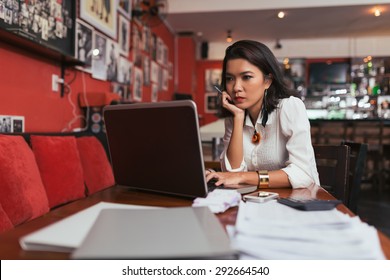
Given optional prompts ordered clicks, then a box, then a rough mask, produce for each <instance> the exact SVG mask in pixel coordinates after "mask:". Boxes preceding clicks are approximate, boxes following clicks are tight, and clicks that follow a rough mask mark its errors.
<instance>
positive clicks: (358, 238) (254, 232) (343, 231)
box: [229, 201, 385, 259]
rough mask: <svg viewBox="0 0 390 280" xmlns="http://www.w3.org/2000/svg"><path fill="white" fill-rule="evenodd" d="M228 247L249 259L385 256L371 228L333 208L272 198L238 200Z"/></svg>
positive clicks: (368, 257) (375, 232)
mask: <svg viewBox="0 0 390 280" xmlns="http://www.w3.org/2000/svg"><path fill="white" fill-rule="evenodd" d="M229 233H230V236H231V240H232V245H233V248H235V249H236V250H238V251H240V252H241V253H242V254H243V258H254V259H385V257H384V255H383V252H382V249H381V247H380V243H379V238H378V234H377V231H376V229H375V228H374V227H372V226H369V225H367V224H365V223H362V222H361V221H360V219H359V218H358V217H350V216H349V215H347V214H343V213H341V212H340V211H338V210H336V209H333V210H328V211H300V210H296V209H293V208H291V207H288V206H286V205H282V204H280V203H277V202H275V201H271V202H268V203H263V204H258V203H250V202H247V203H243V202H241V204H240V208H239V211H238V216H237V222H236V227H235V228H234V231H232V230H231V229H230V230H229Z"/></svg>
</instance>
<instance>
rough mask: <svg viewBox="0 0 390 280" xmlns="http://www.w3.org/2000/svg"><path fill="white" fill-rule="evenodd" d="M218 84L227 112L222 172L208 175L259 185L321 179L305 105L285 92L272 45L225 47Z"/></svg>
mask: <svg viewBox="0 0 390 280" xmlns="http://www.w3.org/2000/svg"><path fill="white" fill-rule="evenodd" d="M222 87H223V89H224V91H223V93H222V106H223V108H224V110H227V111H228V112H229V114H230V116H229V117H227V118H226V120H225V136H224V139H223V140H224V146H225V148H224V151H223V152H222V154H221V157H220V159H221V168H222V171H223V172H213V171H207V172H206V178H207V181H209V180H211V179H214V180H216V185H217V186H218V185H221V184H251V185H258V187H259V188H268V187H271V188H272V187H275V188H278V187H293V188H300V187H308V186H311V185H313V184H318V185H319V178H318V172H317V168H316V163H315V158H314V152H313V147H312V144H311V134H310V123H309V120H308V118H307V114H306V109H305V106H304V104H303V102H302V101H301V100H300V99H299V98H296V97H293V96H290V95H289V92H288V89H287V87H286V85H285V84H284V82H283V75H282V72H281V70H280V66H279V63H278V61H277V59H276V58H275V56H274V55H273V53H272V52H271V51H270V49H269V48H268V47H266V46H265V45H264V44H262V43H259V42H256V41H250V40H243V41H238V42H236V43H234V44H233V45H231V46H230V47H228V48H227V49H226V54H225V58H224V60H223V69H222Z"/></svg>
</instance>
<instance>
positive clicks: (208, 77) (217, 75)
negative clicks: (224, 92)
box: [204, 69, 222, 92]
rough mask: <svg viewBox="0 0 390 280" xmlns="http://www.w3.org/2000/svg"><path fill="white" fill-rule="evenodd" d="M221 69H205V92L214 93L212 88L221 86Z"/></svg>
mask: <svg viewBox="0 0 390 280" xmlns="http://www.w3.org/2000/svg"><path fill="white" fill-rule="evenodd" d="M221 77H222V69H206V71H205V81H204V82H205V89H204V90H205V92H213V91H215V88H214V86H220V85H221Z"/></svg>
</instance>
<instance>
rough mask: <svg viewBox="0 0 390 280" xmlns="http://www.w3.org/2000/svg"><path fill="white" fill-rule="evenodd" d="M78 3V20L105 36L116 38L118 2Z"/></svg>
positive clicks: (108, 0) (87, 0)
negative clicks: (80, 19)
mask: <svg viewBox="0 0 390 280" xmlns="http://www.w3.org/2000/svg"><path fill="white" fill-rule="evenodd" d="M79 2H80V18H82V19H83V20H85V21H86V22H88V23H89V24H91V25H92V26H94V27H95V28H96V29H99V30H100V31H101V32H103V33H104V34H106V35H107V36H109V37H111V38H113V39H116V37H117V20H116V19H117V9H118V0H104V1H98V0H83V1H79Z"/></svg>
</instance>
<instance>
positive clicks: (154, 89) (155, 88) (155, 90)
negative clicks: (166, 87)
mask: <svg viewBox="0 0 390 280" xmlns="http://www.w3.org/2000/svg"><path fill="white" fill-rule="evenodd" d="M151 99H152V102H157V101H158V85H157V84H154V83H153V84H152V97H151Z"/></svg>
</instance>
